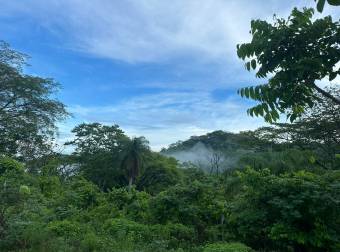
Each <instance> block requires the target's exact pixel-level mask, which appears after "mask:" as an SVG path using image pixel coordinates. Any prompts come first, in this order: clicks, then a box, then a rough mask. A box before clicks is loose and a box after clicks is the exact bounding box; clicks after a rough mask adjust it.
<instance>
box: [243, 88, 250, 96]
mask: <svg viewBox="0 0 340 252" xmlns="http://www.w3.org/2000/svg"><path fill="white" fill-rule="evenodd" d="M244 94H245V96H246V97H247V98H249V88H245V89H244Z"/></svg>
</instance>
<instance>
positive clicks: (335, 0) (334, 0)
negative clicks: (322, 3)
mask: <svg viewBox="0 0 340 252" xmlns="http://www.w3.org/2000/svg"><path fill="white" fill-rule="evenodd" d="M327 2H328V4H330V5H333V6H339V5H340V0H327Z"/></svg>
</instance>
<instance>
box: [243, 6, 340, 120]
mask: <svg viewBox="0 0 340 252" xmlns="http://www.w3.org/2000/svg"><path fill="white" fill-rule="evenodd" d="M313 14H314V11H313V9H306V8H305V9H303V11H299V10H297V9H296V8H295V9H294V10H293V11H292V13H291V15H290V16H289V17H288V19H287V20H285V19H282V18H276V17H275V16H274V18H275V22H274V24H271V23H268V22H266V21H263V20H252V21H251V35H252V40H251V42H249V43H244V44H241V45H237V54H238V56H239V57H240V58H241V59H243V60H245V61H246V63H245V66H246V68H247V70H249V71H250V70H251V69H254V70H255V69H256V71H257V72H256V77H258V78H267V77H269V79H268V83H266V84H263V85H257V86H251V87H246V88H241V89H240V90H239V93H240V95H241V96H242V97H244V96H245V97H247V98H251V99H253V100H255V101H258V102H259V104H258V105H256V106H255V107H252V108H250V109H248V114H250V115H251V116H254V115H255V116H263V117H264V119H265V120H266V121H268V122H273V121H277V120H278V119H279V117H280V115H279V113H287V118H289V119H290V121H294V120H295V119H296V118H297V117H298V116H300V115H301V114H302V113H303V111H304V109H305V108H306V107H313V106H314V105H315V104H316V103H318V102H319V99H318V98H317V97H316V95H315V92H318V93H320V94H321V95H322V97H323V98H328V99H330V100H332V101H333V102H334V103H336V104H340V98H339V96H338V94H337V95H332V94H330V93H329V92H327V91H326V90H324V89H322V88H320V87H319V86H317V84H316V82H317V81H318V80H325V79H326V78H328V79H329V81H332V80H334V79H335V78H336V77H337V76H338V75H339V74H340V70H339V69H338V67H337V63H338V62H339V59H340V46H339V42H340V24H339V22H338V21H337V22H333V20H332V18H331V17H330V16H327V17H324V18H321V19H316V20H312V17H313Z"/></svg>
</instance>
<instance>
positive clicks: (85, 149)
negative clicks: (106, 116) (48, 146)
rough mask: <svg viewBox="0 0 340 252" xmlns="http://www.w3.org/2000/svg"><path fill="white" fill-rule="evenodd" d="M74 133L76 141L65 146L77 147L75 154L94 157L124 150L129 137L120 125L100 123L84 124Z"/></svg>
mask: <svg viewBox="0 0 340 252" xmlns="http://www.w3.org/2000/svg"><path fill="white" fill-rule="evenodd" d="M72 133H74V134H75V139H74V140H72V141H69V142H67V143H65V145H75V146H76V149H75V153H76V154H79V155H84V156H87V155H92V154H95V153H99V152H110V153H116V152H120V151H122V149H123V145H124V143H125V142H126V141H128V137H127V136H126V135H125V134H124V131H123V130H121V129H120V128H119V126H118V125H116V124H115V125H110V126H109V125H102V124H100V123H82V124H80V125H78V126H76V127H75V128H74V129H73V130H72Z"/></svg>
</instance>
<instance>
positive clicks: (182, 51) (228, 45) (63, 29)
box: [0, 0, 313, 63]
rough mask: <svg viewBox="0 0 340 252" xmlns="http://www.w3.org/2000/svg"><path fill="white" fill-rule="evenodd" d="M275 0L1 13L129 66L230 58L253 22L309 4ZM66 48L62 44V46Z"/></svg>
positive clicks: (54, 4) (105, 2) (19, 4)
mask: <svg viewBox="0 0 340 252" xmlns="http://www.w3.org/2000/svg"><path fill="white" fill-rule="evenodd" d="M284 2H285V1H278V0H276V1H275V0H257V1H247V0H186V1H183V0H172V1H159V0H122V1H112V0H96V1H92V0H50V1H45V0H27V1H15V0H14V1H7V2H5V3H2V7H1V9H2V10H0V15H19V16H23V17H29V18H31V19H35V20H38V22H39V24H40V25H41V27H45V28H47V29H48V30H49V31H51V32H53V33H55V34H59V35H60V37H62V40H63V41H67V43H68V44H67V46H68V47H70V48H71V49H74V50H81V51H83V52H85V53H88V54H92V55H94V56H97V57H105V58H112V59H116V60H122V61H126V62H130V63H136V62H137V63H138V62H159V61H166V60H168V59H172V58H176V57H183V56H194V57H195V60H202V61H211V60H223V61H224V60H234V59H235V58H236V55H235V46H236V44H237V43H240V42H243V41H246V40H248V38H249V34H248V31H249V27H250V20H251V19H252V18H271V16H272V14H273V13H278V14H281V15H284V16H286V15H287V14H288V13H289V11H290V10H291V9H292V7H293V6H294V5H295V6H303V5H306V4H307V5H309V6H310V5H313V2H312V1H310V0H309V1H308V0H304V1H292V2H291V3H290V4H289V5H288V4H287V3H284ZM64 46H65V45H64Z"/></svg>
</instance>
